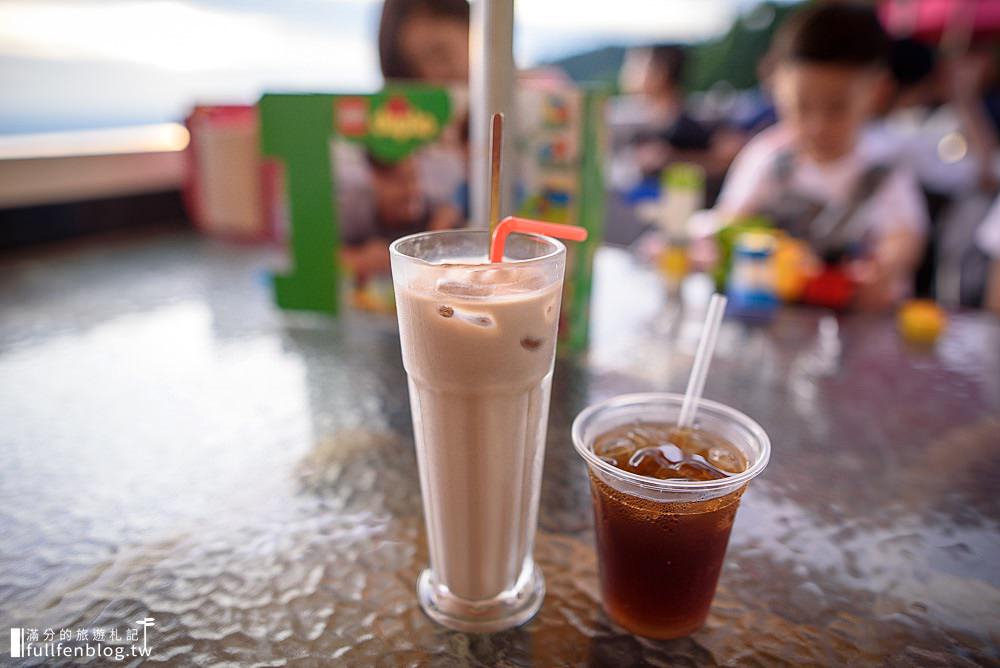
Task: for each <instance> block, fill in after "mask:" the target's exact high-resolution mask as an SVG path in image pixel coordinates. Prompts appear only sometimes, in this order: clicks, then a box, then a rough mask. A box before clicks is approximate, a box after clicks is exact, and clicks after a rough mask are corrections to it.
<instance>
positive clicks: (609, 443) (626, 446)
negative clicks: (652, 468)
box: [594, 438, 635, 460]
mask: <svg viewBox="0 0 1000 668" xmlns="http://www.w3.org/2000/svg"><path fill="white" fill-rule="evenodd" d="M633 450H635V446H634V445H632V441H630V440H628V439H627V438H612V439H608V440H606V441H598V442H597V443H595V444H594V454H595V455H597V456H598V457H605V458H607V459H612V460H617V459H619V458H625V457H628V456H629V455H631V454H632V451H633Z"/></svg>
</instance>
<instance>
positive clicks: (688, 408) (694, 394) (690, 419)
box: [677, 294, 726, 429]
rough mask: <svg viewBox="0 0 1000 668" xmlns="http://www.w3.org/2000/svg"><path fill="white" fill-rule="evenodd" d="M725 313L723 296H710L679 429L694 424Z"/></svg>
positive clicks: (682, 408) (685, 394) (678, 423)
mask: <svg viewBox="0 0 1000 668" xmlns="http://www.w3.org/2000/svg"><path fill="white" fill-rule="evenodd" d="M725 313H726V298H725V296H724V295H720V294H714V295H712V299H711V300H710V301H709V302H708V315H707V316H705V326H704V327H703V328H702V330H701V340H700V341H698V350H697V352H696V353H695V355H694V366H693V367H692V368H691V377H690V378H688V386H687V391H686V392H685V393H684V403H682V404H681V415H680V418H679V419H678V420H677V426H678V427H680V428H681V429H690V428H691V426H692V425H693V424H694V415H695V413H696V412H697V411H698V402H699V401H701V393H702V392H703V391H704V390H705V378H706V377H707V376H708V367H709V365H710V364H711V363H712V355H713V354H714V353H715V341H716V339H718V338H719V327H720V325H722V316H723V315H724V314H725Z"/></svg>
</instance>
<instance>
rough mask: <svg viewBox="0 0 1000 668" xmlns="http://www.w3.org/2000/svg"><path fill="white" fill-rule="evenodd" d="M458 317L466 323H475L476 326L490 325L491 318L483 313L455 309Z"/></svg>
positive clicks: (491, 323) (491, 324)
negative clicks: (463, 311)
mask: <svg viewBox="0 0 1000 668" xmlns="http://www.w3.org/2000/svg"><path fill="white" fill-rule="evenodd" d="M456 313H457V314H458V317H459V318H461V319H462V320H464V321H465V322H467V323H470V324H472V325H475V326H476V327H492V326H493V318H491V317H490V316H488V315H483V314H482V313H462V312H461V311H456Z"/></svg>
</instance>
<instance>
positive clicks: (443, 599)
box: [417, 559, 545, 633]
mask: <svg viewBox="0 0 1000 668" xmlns="http://www.w3.org/2000/svg"><path fill="white" fill-rule="evenodd" d="M417 598H418V599H419V600H420V607H421V608H423V609H424V612H426V613H427V615H428V616H429V617H430V618H431V619H433V620H434V621H435V622H437V623H438V624H441V625H442V626H446V627H448V628H449V629H454V630H455V631H465V632H467V633H493V632H495V631H503V630H506V629H512V628H514V627H515V626H520V625H521V624H524V623H525V622H527V621H528V620H530V619H531V618H532V617H534V616H535V613H537V612H538V611H539V609H541V607H542V600H543V599H544V598H545V580H544V579H543V578H542V572H541V570H539V569H538V567H537V566H535V562H534V561H532V560H530V559H529V560H527V561H526V562H525V564H524V568H523V569H522V571H521V576H520V577H519V578H518V579H517V583H516V584H515V585H514V587H513V588H512V589H509V590H507V591H504V592H501V593H500V594H499V595H497V596H494V597H493V598H488V599H486V600H483V601H469V600H467V599H464V598H459V597H458V596H455V595H454V594H452V593H451V592H450V591H449V590H448V588H447V587H445V586H444V585H440V584H437V582H436V581H435V579H434V573H433V572H432V571H431V569H429V568H428V569H426V570H424V572H423V573H421V574H420V578H419V579H418V580H417Z"/></svg>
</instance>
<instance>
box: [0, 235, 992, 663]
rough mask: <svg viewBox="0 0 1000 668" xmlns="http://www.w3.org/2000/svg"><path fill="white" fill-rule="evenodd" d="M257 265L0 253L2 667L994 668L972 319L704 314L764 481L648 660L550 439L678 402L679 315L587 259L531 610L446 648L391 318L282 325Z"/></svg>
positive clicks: (988, 322) (632, 271)
mask: <svg viewBox="0 0 1000 668" xmlns="http://www.w3.org/2000/svg"><path fill="white" fill-rule="evenodd" d="M277 260H278V258H276V257H275V256H273V255H271V254H269V253H267V252H265V251H261V250H259V249H251V248H244V247H235V246H227V245H222V244H219V243H215V242H210V241H205V240H201V239H198V238H197V237H193V236H187V235H165V236H160V237H157V238H154V239H152V240H149V239H147V240H142V241H127V240H123V241H116V242H114V243H110V244H108V243H103V244H101V245H97V244H89V245H87V244H85V245H79V246H74V247H69V248H65V249H62V250H58V251H44V252H35V253H32V254H21V255H18V256H13V257H11V256H8V257H7V258H6V259H3V260H0V308H2V311H0V454H2V465H0V499H2V503H0V631H2V635H0V652H2V656H3V659H2V661H8V660H9V659H8V658H7V657H8V656H9V654H8V653H7V648H8V639H7V628H6V627H24V628H38V629H45V628H56V629H58V628H63V627H67V628H69V627H73V628H76V627H111V626H121V627H124V626H127V625H130V624H134V621H135V620H137V619H141V618H143V617H144V616H150V617H154V618H155V619H156V625H155V626H154V627H151V628H150V629H149V646H150V647H151V648H152V649H151V659H150V661H151V662H166V663H170V664H174V665H211V664H217V663H220V662H221V663H225V662H231V663H233V664H234V665H236V664H239V665H251V664H254V665H271V666H281V665H289V666H293V665H302V666H307V665H320V664H323V663H330V662H333V663H340V664H343V665H360V666H365V665H379V666H394V665H398V666H408V665H431V666H453V665H473V666H480V665H482V666H489V665H503V666H522V665H538V666H553V665H566V664H571V665H574V664H575V665H583V664H590V665H608V666H628V665H639V664H641V663H644V662H645V663H649V664H653V665H741V666H743V665H768V666H769V665H780V664H826V665H882V664H885V663H890V664H892V665H900V666H906V665H914V666H917V665H919V666H927V665H941V666H945V665H947V666H966V665H970V666H971V665H996V661H997V658H998V657H997V651H998V649H997V648H998V643H1000V622H998V619H1000V616H998V615H997V611H998V610H1000V573H998V567H997V564H998V563H1000V538H998V522H1000V501H998V494H997V490H998V480H1000V458H998V451H1000V321H998V320H997V319H995V318H992V317H990V316H987V315H982V314H974V313H970V314H959V315H954V316H952V319H951V324H950V327H949V329H948V330H947V332H946V334H945V336H944V337H943V339H942V340H941V341H940V342H939V344H938V346H937V347H936V349H934V350H926V349H919V348H912V347H909V346H907V345H906V344H904V343H903V342H902V341H901V340H900V338H899V336H898V335H897V333H896V330H895V327H894V324H893V321H892V319H891V317H889V316H885V317H881V316H878V317H876V316H851V317H847V318H844V319H841V320H840V322H839V323H838V321H837V320H835V319H834V318H833V317H832V316H824V315H823V313H822V312H818V311H806V310H789V311H786V312H783V313H782V315H781V316H780V317H779V318H778V319H777V320H776V321H775V322H773V323H772V324H771V325H769V326H767V327H764V328H760V327H747V326H744V325H741V324H739V323H735V322H730V321H727V322H726V323H725V325H724V327H723V330H722V333H721V335H720V342H719V354H718V357H717V359H716V360H715V362H714V364H713V366H712V370H711V375H710V377H709V380H708V384H707V387H706V396H707V397H709V398H712V399H716V400H718V401H722V402H724V403H727V404H730V405H732V406H734V407H736V408H738V409H740V410H742V411H744V412H746V413H748V414H749V415H751V416H752V417H754V418H755V419H757V420H758V421H759V422H760V423H761V424H762V425H763V426H764V428H765V429H766V430H767V431H768V432H769V433H770V435H771V438H772V441H773V448H774V450H773V458H772V461H771V464H770V466H769V468H768V469H767V471H766V472H765V473H764V474H763V475H762V476H761V477H760V478H758V479H757V480H755V481H754V482H753V483H752V484H751V486H750V489H749V491H748V492H747V494H746V496H745V497H744V500H743V503H742V507H741V509H740V512H739V515H738V516H737V520H736V525H735V528H734V530H733V534H732V540H731V543H730V547H729V552H728V555H727V558H726V564H725V567H724V569H723V573H722V579H721V583H720V587H719V591H718V594H717V596H716V599H715V603H714V606H713V608H712V612H711V614H710V616H709V620H708V623H707V625H706V626H705V628H703V629H702V630H701V631H699V632H698V633H696V634H695V635H694V636H692V637H690V638H687V639H683V640H676V641H669V642H653V641H647V640H643V639H640V638H636V637H633V636H631V635H629V634H627V633H624V632H623V631H621V630H620V629H618V628H616V627H614V626H613V625H611V624H610V623H609V622H608V620H607V618H606V617H605V615H604V614H603V612H602V611H601V609H600V604H599V600H598V597H597V586H596V574H595V569H596V564H595V557H594V551H593V537H592V517H591V507H590V498H589V491H588V484H587V478H586V474H585V468H584V465H583V463H582V462H581V461H580V460H579V458H578V457H577V455H576V454H575V453H574V451H573V448H572V445H571V443H570V439H569V425H570V422H571V421H572V418H573V416H574V415H575V414H576V413H577V412H578V411H579V410H581V409H582V408H583V407H585V406H586V405H588V404H589V403H592V402H594V401H597V400H600V399H603V398H606V397H609V396H612V395H615V394H619V393H622V392H633V391H646V390H670V391H682V390H683V387H684V384H685V379H686V376H687V373H688V371H689V369H690V364H691V358H692V354H693V351H694V347H695V344H696V342H697V334H698V324H697V323H698V321H699V320H700V318H701V317H702V315H701V313H699V312H697V310H691V309H689V310H688V312H686V313H682V312H681V311H680V310H678V309H676V308H673V307H671V306H670V305H669V304H667V305H664V304H663V302H662V298H661V296H660V289H659V286H658V283H657V281H656V280H655V278H654V277H652V276H651V275H649V274H648V273H646V272H645V271H643V270H641V269H639V268H637V267H635V266H634V265H633V263H632V261H631V260H630V259H629V257H628V256H627V255H626V254H625V253H623V252H621V251H615V250H604V251H602V252H601V253H600V254H599V256H598V269H597V271H598V276H597V285H596V286H595V300H594V312H593V317H594V319H595V320H594V342H593V346H592V349H591V351H590V354H589V356H588V357H586V358H583V357H581V358H580V359H576V360H572V359H562V360H560V361H559V362H558V363H557V366H556V372H555V379H554V386H553V400H552V412H551V421H550V424H551V426H550V430H549V439H548V451H547V455H546V460H545V476H544V483H543V489H542V501H541V513H540V517H539V535H538V539H537V547H536V559H537V561H538V562H539V564H540V565H541V567H542V569H543V571H544V573H545V578H546V581H547V585H548V595H547V598H546V600H545V605H544V606H543V608H542V610H541V613H540V614H539V615H538V617H536V618H535V619H534V620H533V621H532V622H531V623H530V624H528V625H527V626H525V627H523V628H520V629H517V630H514V631H509V632H505V633H500V634H496V635H489V636H470V635H465V634H461V633H454V632H450V631H447V630H444V629H442V628H440V627H437V626H435V625H434V624H433V623H431V622H430V621H429V620H428V619H427V618H426V617H425V616H424V615H423V613H422V612H421V611H420V609H419V607H418V606H417V600H416V595H415V583H416V578H417V574H418V573H419V571H420V569H422V568H423V567H424V565H425V564H426V562H427V553H426V546H425V542H424V537H423V523H422V519H421V507H420V494H419V488H418V482H417V475H416V471H415V457H414V453H413V442H412V434H411V426H410V416H409V410H408V405H407V398H406V384H405V379H404V373H403V369H402V365H401V362H400V355H399V344H398V340H397V336H396V333H395V330H394V325H393V324H392V322H391V321H388V322H387V321H385V320H380V319H378V318H375V317H369V316H365V315H361V314H353V315H350V316H348V317H344V318H342V319H339V320H337V321H328V320H325V319H322V318H310V317H294V318H290V317H285V316H283V315H281V314H280V313H278V312H277V311H276V310H275V309H274V308H272V306H271V305H270V302H269V295H268V290H267V282H266V275H265V273H264V270H265V269H266V268H267V267H268V266H274V265H275V264H276V262H277ZM70 644H72V643H70ZM69 661H70V660H64V662H66V663H68V662H69ZM35 662H36V663H37V662H39V660H35ZM30 663H31V661H20V662H19V663H18V665H25V664H30Z"/></svg>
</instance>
